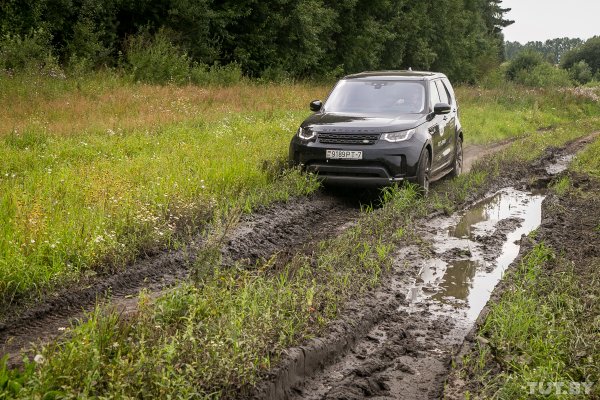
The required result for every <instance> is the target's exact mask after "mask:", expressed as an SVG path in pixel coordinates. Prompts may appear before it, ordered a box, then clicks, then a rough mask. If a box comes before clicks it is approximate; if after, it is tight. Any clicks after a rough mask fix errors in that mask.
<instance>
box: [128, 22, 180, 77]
mask: <svg viewBox="0 0 600 400" xmlns="http://www.w3.org/2000/svg"><path fill="white" fill-rule="evenodd" d="M126 60H127V63H128V64H129V67H130V68H131V74H132V77H133V79H134V80H135V81H139V82H147V83H158V84H165V83H176V84H182V83H185V82H188V81H189V74H190V66H191V61H190V59H189V57H188V56H187V54H185V53H184V52H182V51H181V50H180V49H179V48H178V47H177V46H175V45H174V44H173V43H172V42H171V41H170V40H169V38H168V36H167V35H166V33H165V31H163V30H161V31H158V33H156V34H155V35H153V36H151V35H149V34H148V33H147V32H143V33H140V34H139V35H136V36H133V37H131V38H130V39H129V41H128V44H127V52H126Z"/></svg>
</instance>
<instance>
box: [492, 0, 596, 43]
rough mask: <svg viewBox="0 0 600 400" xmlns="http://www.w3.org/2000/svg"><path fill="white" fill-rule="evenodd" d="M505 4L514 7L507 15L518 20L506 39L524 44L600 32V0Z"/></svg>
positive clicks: (506, 1) (531, 0)
mask: <svg viewBox="0 0 600 400" xmlns="http://www.w3.org/2000/svg"><path fill="white" fill-rule="evenodd" d="M502 7H503V8H512V11H510V12H509V13H508V14H506V18H507V19H512V20H514V21H515V23H514V24H512V25H511V26H509V27H508V28H504V30H503V32H504V37H505V39H506V40H510V41H517V42H521V43H523V44H524V43H526V42H529V41H534V40H540V41H546V40H547V39H554V38H557V37H565V36H566V37H570V38H575V37H578V38H581V39H589V38H590V37H592V36H595V35H600V0H503V1H502Z"/></svg>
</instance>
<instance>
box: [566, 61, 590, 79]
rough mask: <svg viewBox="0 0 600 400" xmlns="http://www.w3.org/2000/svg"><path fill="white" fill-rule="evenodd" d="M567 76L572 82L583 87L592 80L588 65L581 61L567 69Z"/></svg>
mask: <svg viewBox="0 0 600 400" xmlns="http://www.w3.org/2000/svg"><path fill="white" fill-rule="evenodd" d="M569 74H570V75H571V78H572V79H573V80H574V81H576V82H577V83H579V84H581V85H585V84H586V83H588V82H590V81H591V80H592V79H593V78H594V74H593V73H592V69H591V68H590V66H589V65H588V63H586V62H585V61H583V60H582V61H579V62H578V63H575V64H573V66H572V67H571V68H570V69H569Z"/></svg>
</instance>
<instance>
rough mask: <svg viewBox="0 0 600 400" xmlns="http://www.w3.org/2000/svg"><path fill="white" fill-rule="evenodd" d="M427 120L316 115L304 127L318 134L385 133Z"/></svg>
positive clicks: (418, 116) (421, 116) (420, 116)
mask: <svg viewBox="0 0 600 400" xmlns="http://www.w3.org/2000/svg"><path fill="white" fill-rule="evenodd" d="M426 118H427V115H425V114H405V115H399V116H385V115H381V116H373V115H369V116H367V115H356V114H355V115H345V114H337V113H316V114H313V115H311V116H310V117H308V118H307V119H306V120H304V122H303V123H302V127H303V128H309V129H311V130H314V131H317V132H347V133H358V132H360V133H384V132H396V131H404V130H408V129H412V128H416V127H417V126H419V125H421V124H423V123H424V122H425V121H426Z"/></svg>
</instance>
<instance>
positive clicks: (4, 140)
mask: <svg viewBox="0 0 600 400" xmlns="http://www.w3.org/2000/svg"><path fill="white" fill-rule="evenodd" d="M0 85H1V86H2V88H3V90H2V92H1V93H0V99H1V100H2V102H3V105H4V107H2V109H0V159H2V163H1V164H0V222H1V224H0V304H2V305H4V306H6V305H8V304H10V303H11V302H13V301H14V300H15V299H18V298H23V297H25V298H27V297H36V296H39V295H41V294H42V293H45V292H47V291H48V290H53V289H54V288H55V287H56V286H60V285H61V284H64V283H65V282H72V281H74V280H77V279H78V278H79V277H81V276H82V275H83V274H95V273H98V272H105V271H107V270H110V269H114V268H120V267H122V266H123V265H124V264H126V263H128V262H130V261H131V260H133V259H134V258H135V257H136V256H137V255H138V254H140V253H143V252H152V251H155V250H156V249H158V248H164V247H168V246H172V245H173V244H174V242H176V241H177V240H178V239H179V238H181V237H182V236H185V235H188V234H190V233H192V232H195V231H197V230H198V229H199V227H200V226H201V225H202V224H203V223H204V222H206V221H207V220H208V219H209V218H210V216H211V214H212V213H213V212H215V211H217V210H224V209H227V208H228V207H232V206H235V207H241V208H243V209H244V210H245V211H250V210H251V209H252V208H253V207H255V206H256V205H257V204H267V203H270V202H272V201H276V200H285V199H287V198H289V197H290V196H297V195H302V194H306V193H308V192H310V191H312V190H314V189H315V187H316V183H315V182H314V181H313V180H310V179H308V180H307V179H306V177H304V176H301V175H300V174H298V173H297V172H294V171H283V170H282V169H281V168H280V166H281V165H283V164H284V162H285V158H286V155H287V147H288V143H289V139H290V138H291V136H292V135H293V133H294V131H295V129H296V127H297V125H298V124H299V123H300V122H301V121H302V119H303V118H304V117H305V116H306V115H307V114H308V111H307V110H306V105H307V104H308V102H309V101H310V100H312V99H314V98H324V96H325V95H326V93H327V90H328V89H329V88H328V87H325V86H315V85H311V84H307V83H303V84H277V85H273V84H265V85H256V84H253V83H250V82H243V83H240V84H237V85H235V86H231V87H199V86H151V85H145V84H133V83H131V81H130V80H128V79H126V78H120V77H118V76H116V75H114V74H112V73H99V74H97V75H93V76H89V77H85V78H81V79H66V80H65V79H49V78H44V77H40V76H35V75H22V76H21V75H18V76H15V77H8V76H3V75H2V76H0ZM591 90H594V89H591ZM458 98H459V101H460V102H461V121H462V124H463V127H464V130H465V138H466V143H467V144H469V143H487V142H492V141H497V140H500V139H504V138H509V137H514V136H517V135H518V136H523V135H524V136H527V137H528V138H529V140H530V141H531V142H532V145H533V146H536V145H539V147H540V148H541V147H543V146H544V145H545V144H547V143H550V142H552V143H554V142H556V141H557V140H562V139H564V138H566V137H574V136H576V135H581V134H582V131H583V130H584V129H592V128H593V127H597V126H598V125H599V120H598V114H599V113H598V110H599V106H598V101H597V97H596V98H594V97H593V96H582V95H581V93H579V92H575V91H564V90H529V89H523V88H520V87H518V86H506V87H505V88H499V89H491V90H484V89H477V88H466V87H465V88H459V89H458ZM575 125H577V126H575ZM548 127H550V128H549V129H550V130H545V131H543V132H537V129H539V128H548ZM552 129H554V130H552ZM554 139H556V140H554ZM528 154H533V153H528ZM4 309H5V310H6V308H4Z"/></svg>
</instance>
